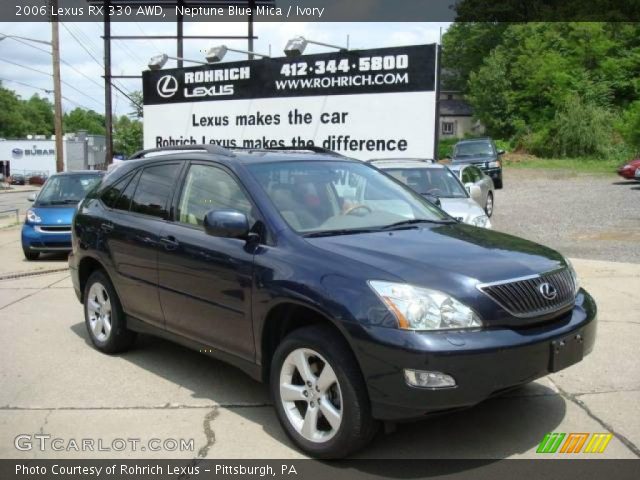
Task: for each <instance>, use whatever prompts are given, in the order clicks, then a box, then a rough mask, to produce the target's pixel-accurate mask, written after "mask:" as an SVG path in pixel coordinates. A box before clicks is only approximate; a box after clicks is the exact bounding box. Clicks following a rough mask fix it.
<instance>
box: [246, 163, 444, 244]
mask: <svg viewBox="0 0 640 480" xmlns="http://www.w3.org/2000/svg"><path fill="white" fill-rule="evenodd" d="M248 168H249V170H250V171H251V173H252V174H253V175H254V176H255V178H256V179H257V180H258V182H260V184H261V185H262V187H263V188H264V189H265V191H266V192H267V194H268V195H269V197H270V199H271V201H272V202H273V204H274V205H275V207H276V208H277V209H278V211H279V212H280V214H281V215H282V217H283V218H284V220H285V221H286V222H287V223H288V224H289V225H290V226H291V228H293V229H294V230H295V231H297V232H299V233H303V234H306V235H309V236H313V234H316V235H324V234H327V235H331V234H347V233H357V232H363V231H379V230H382V229H393V228H396V227H397V228H411V227H410V225H411V224H412V223H419V222H421V221H427V222H437V223H441V222H442V223H448V222H450V221H452V219H450V218H449V217H447V216H446V215H445V214H444V213H443V212H442V211H441V210H439V209H438V208H436V207H435V206H433V205H431V204H430V203H429V202H427V201H425V200H424V199H423V198H422V197H420V196H419V195H417V194H415V193H413V192H412V191H411V190H409V189H407V188H405V187H403V186H402V185H400V184H398V183H396V182H394V181H393V180H392V179H391V178H389V177H387V176H386V175H384V174H382V173H381V172H379V171H378V170H376V169H374V168H372V167H369V166H367V165H365V164H362V163H356V162H340V161H326V162H322V161H300V162H297V161H293V162H278V163H263V164H253V165H249V167H248Z"/></svg>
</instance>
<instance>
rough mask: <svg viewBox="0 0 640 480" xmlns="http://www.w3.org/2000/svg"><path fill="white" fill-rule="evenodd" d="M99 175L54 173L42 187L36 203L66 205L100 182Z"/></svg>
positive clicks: (78, 199)
mask: <svg viewBox="0 0 640 480" xmlns="http://www.w3.org/2000/svg"><path fill="white" fill-rule="evenodd" d="M101 178H102V177H101V176H100V175H56V176H53V177H51V178H50V179H49V180H47V182H46V183H45V184H44V187H42V191H41V192H40V195H38V201H37V204H38V205H39V206H42V205H66V204H69V205H71V204H75V203H78V202H79V201H80V200H82V199H83V198H84V197H85V195H86V194H87V193H89V190H91V189H92V188H93V187H94V186H95V185H97V184H98V183H99V182H100V179H101Z"/></svg>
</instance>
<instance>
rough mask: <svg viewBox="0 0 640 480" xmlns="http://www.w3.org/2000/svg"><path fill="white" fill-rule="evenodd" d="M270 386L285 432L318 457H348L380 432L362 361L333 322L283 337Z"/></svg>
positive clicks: (302, 448)
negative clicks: (373, 411)
mask: <svg viewBox="0 0 640 480" xmlns="http://www.w3.org/2000/svg"><path fill="white" fill-rule="evenodd" d="M270 388H271V396H272V398H273V402H274V405H275V408H276V413H277V414H278V418H279V420H280V423H281V424H282V427H283V428H284V430H285V432H286V433H287V435H288V436H289V438H290V439H291V440H292V441H293V442H294V443H295V444H296V446H297V447H298V448H300V449H301V450H303V451H304V452H305V453H307V454H309V455H311V456H313V457H316V458H341V457H345V456H347V455H349V454H351V453H353V452H355V451H356V450H358V449H360V448H362V447H364V446H365V445H366V444H367V443H369V442H370V441H371V439H372V438H373V436H374V435H375V433H376V430H377V426H378V425H377V423H376V422H375V421H374V420H373V418H372V417H371V413H370V405H369V399H368V396H367V391H366V387H365V384H364V380H363V379H362V375H361V373H360V370H359V367H358V364H357V361H356V359H355V357H354V356H353V353H352V352H351V350H350V349H349V347H348V345H347V343H346V341H345V340H344V338H342V337H341V336H340V335H339V334H338V333H337V332H335V331H334V330H332V329H331V328H329V327H326V326H311V327H304V328H301V329H299V330H295V331H293V332H292V333H291V334H289V335H288V336H287V337H286V338H285V339H284V340H283V341H282V343H281V344H280V345H279V346H278V348H277V349H276V352H275V354H274V358H273V362H272V365H271V379H270Z"/></svg>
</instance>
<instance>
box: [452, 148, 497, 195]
mask: <svg viewBox="0 0 640 480" xmlns="http://www.w3.org/2000/svg"><path fill="white" fill-rule="evenodd" d="M503 154H504V150H498V149H497V148H496V145H495V143H494V142H493V140H492V139H491V138H470V139H467V140H460V141H459V142H458V143H456V144H455V146H454V147H453V156H452V157H451V163H452V164H454V165H455V164H469V163H472V164H474V165H476V166H477V167H478V168H480V169H481V170H482V171H483V172H484V173H486V174H487V175H488V176H489V177H491V179H492V180H493V185H494V187H495V189H496V190H500V189H501V188H502V162H501V161H500V156H501V155H503Z"/></svg>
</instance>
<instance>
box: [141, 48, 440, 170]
mask: <svg viewBox="0 0 640 480" xmlns="http://www.w3.org/2000/svg"><path fill="white" fill-rule="evenodd" d="M436 52H437V46H436V45H415V46H408V47H394V48H381V49H371V50H352V51H339V52H333V53H325V54H319V55H304V56H300V57H297V58H287V57H282V58H271V59H269V58H267V59H262V60H251V61H242V62H227V63H219V64H212V65H205V66H198V67H190V68H183V69H167V70H156V71H146V72H144V73H143V93H144V146H145V148H155V147H164V146H177V145H184V144H200V143H208V144H209V143H210V144H218V145H221V146H225V147H244V148H268V147H277V146H297V147H301V148H302V147H305V146H309V145H314V146H318V147H324V148H328V149H331V150H336V151H338V152H341V153H343V154H345V155H348V156H352V157H355V158H361V159H368V158H379V157H394V156H398V157H425V158H430V157H432V156H433V152H434V141H435V138H434V136H435V135H434V133H435V122H436V89H435V86H436V54H437V53H436Z"/></svg>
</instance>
